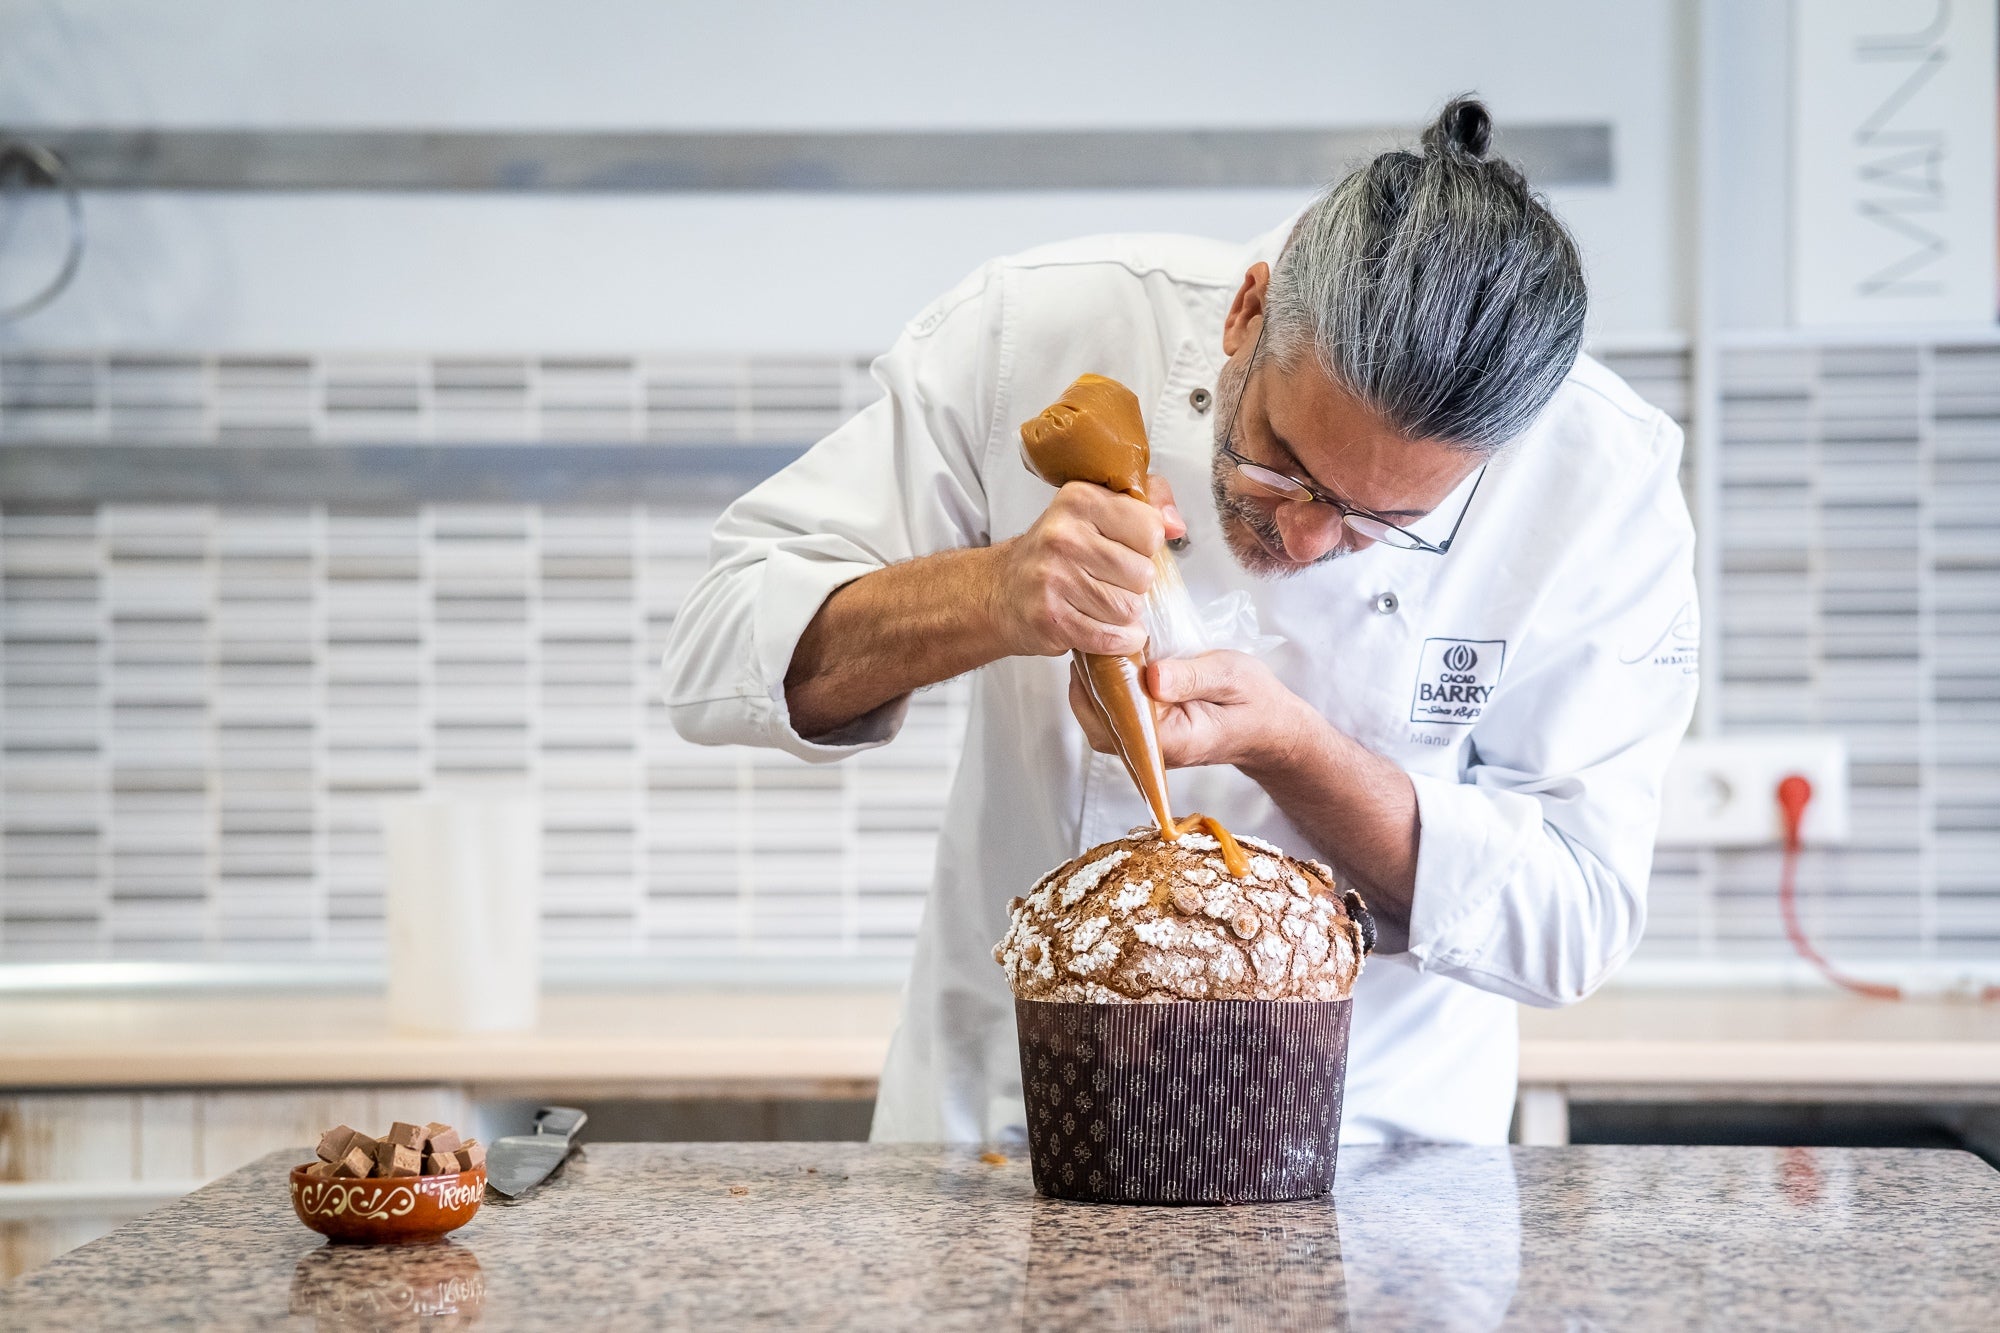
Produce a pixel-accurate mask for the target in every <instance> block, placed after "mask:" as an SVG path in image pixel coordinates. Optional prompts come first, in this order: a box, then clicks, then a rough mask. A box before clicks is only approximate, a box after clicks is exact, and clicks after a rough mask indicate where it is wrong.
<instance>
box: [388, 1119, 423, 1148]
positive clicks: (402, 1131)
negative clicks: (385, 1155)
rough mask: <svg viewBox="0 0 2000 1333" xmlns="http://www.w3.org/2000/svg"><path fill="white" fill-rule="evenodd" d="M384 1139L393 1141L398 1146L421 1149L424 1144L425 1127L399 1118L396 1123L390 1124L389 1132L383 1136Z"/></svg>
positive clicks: (389, 1141)
mask: <svg viewBox="0 0 2000 1333" xmlns="http://www.w3.org/2000/svg"><path fill="white" fill-rule="evenodd" d="M382 1140H383V1142H385V1143H393V1144H395V1145H396V1146H397V1147H398V1148H416V1149H421V1148H422V1147H423V1146H424V1131H423V1127H422V1126H420V1125H412V1124H410V1123H409V1122H408V1121H404V1120H398V1121H397V1122H396V1123H395V1124H393V1125H391V1126H389V1132H388V1133H387V1134H384V1135H383V1136H382Z"/></svg>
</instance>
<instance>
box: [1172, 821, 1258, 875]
mask: <svg viewBox="0 0 2000 1333" xmlns="http://www.w3.org/2000/svg"><path fill="white" fill-rule="evenodd" d="M1197 828H1198V829H1200V830H1201V831H1202V832H1204V833H1206V834H1208V835H1209V836H1210V837H1212V838H1214V839H1215V840H1216V842H1217V843H1219V844H1220V845H1221V847H1222V864H1223V865H1225V866H1227V867H1228V868H1229V873H1230V874H1232V875H1234V876H1235V877H1236V878H1238V879H1247V878H1248V877H1249V875H1250V858H1249V857H1247V856H1245V855H1244V854H1243V848H1242V846H1241V844H1239V843H1238V842H1237V841H1236V838H1235V836H1234V835H1233V834H1231V833H1230V831H1229V830H1228V829H1226V828H1224V827H1222V821H1221V820H1219V819H1217V818H1216V817H1215V816H1214V815H1189V816H1188V817H1187V818H1186V819H1181V820H1175V821H1173V822H1170V823H1168V824H1165V825H1163V826H1162V829H1161V832H1162V835H1163V836H1164V837H1165V838H1166V840H1167V841H1168V842H1172V841H1174V840H1175V839H1176V838H1178V837H1180V836H1181V834H1183V833H1187V832H1191V831H1192V830H1194V829H1197Z"/></svg>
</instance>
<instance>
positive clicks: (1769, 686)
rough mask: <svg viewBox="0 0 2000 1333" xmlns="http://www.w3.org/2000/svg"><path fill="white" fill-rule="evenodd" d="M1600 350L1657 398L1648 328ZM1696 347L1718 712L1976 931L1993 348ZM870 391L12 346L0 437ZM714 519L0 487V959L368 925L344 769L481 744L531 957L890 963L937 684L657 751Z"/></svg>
mask: <svg viewBox="0 0 2000 1333" xmlns="http://www.w3.org/2000/svg"><path fill="white" fill-rule="evenodd" d="M1607 359H1608V360H1610V361H1611V362H1612V364H1613V365H1614V367H1615V368H1617V369H1618V370H1620V371H1621V373H1624V374H1626V375H1627V376H1628V377H1629V378H1630V379H1632V381H1633V382H1634V384H1635V386H1636V387H1638V388H1639V390H1640V392H1642V393H1643V394H1645V395H1646V396H1647V397H1648V398H1650V399H1651V400H1652V401H1654V402H1657V403H1659V404H1660V405H1661V406H1662V407H1664V408H1666V409H1667V410H1668V411H1670V412H1673V413H1675V414H1676V415H1681V414H1682V413H1683V411H1684V406H1685V402H1686V392H1685V379H1686V375H1685V361H1684V358H1683V357H1682V356H1680V355H1679V354H1676V353H1659V354H1645V355H1637V354H1632V355H1614V356H1610V357H1607ZM1725 366H1726V386H1727V387H1726V398H1725V421H1724V434H1725V449H1724V462H1723V467H1724V475H1723V477H1722V478H1721V481H1722V485H1723V494H1724V524H1723V530H1722V532H1721V533H1720V534H1711V539H1713V537H1714V536H1716V535H1719V537H1720V539H1721V540H1722V542H1723V543H1724V555H1723V559H1724V568H1725V599H1724V605H1723V608H1722V615H1723V640H1722V643H1723V649H1724V661H1723V666H1722V682H1723V684H1722V689H1723V692H1724V694H1723V699H1722V713H1723V716H1724V718H1725V719H1726V721H1727V725H1729V726H1730V727H1737V728H1757V729H1773V728H1784V727H1826V728H1833V729H1836V730H1838V731H1840V732H1842V733H1843V734H1844V735H1845V736H1846V737H1847V738H1848V742H1849V744H1850V747H1851V748H1852V752H1853V755H1854V763H1855V768H1854V774H1853V780H1854V790H1853V802H1854V810H1853V815H1854V828H1855V833H1856V845H1855V846H1854V847H1852V848H1850V849H1846V850H1843V851H1841V852H1839V853H1832V854H1824V855H1819V856H1815V857H1814V858H1812V859H1811V861H1810V862H1809V864H1808V866H1807V868H1806V871H1805V874H1804V876H1803V878H1802V881H1801V882H1802V885H1803V886H1804V892H1803V896H1804V901H1805V908H1806V916H1807V919H1808V922H1809V925H1810V926H1811V928H1812V929H1813V930H1814V931H1815V933H1816V934H1817V935H1818V937H1819V938H1820V939H1821V941H1822V943H1823V944H1824V945H1825V946H1826V947H1828V948H1829V949H1830V950H1831V951H1833V952H1835V953H1839V954H1844V955H1846V956H1849V957H1854V956H1856V955H1860V956H1863V957H1865V958H1866V959H1868V960H1871V961H1874V962H1876V963H1877V964H1878V965H1879V964H1880V963H1881V962H1882V961H1883V960H1908V961H1915V960H1936V959H1952V958H1963V959H1996V958H2000V873H1996V872H1995V871H1994V869H1993V867H1994V866H1995V865H1996V864H2000V759H1995V758H1994V757H1993V756H1994V755H1995V754H1996V753H2000V667H1996V666H1994V665H1992V664H1993V663H1994V662H2000V535H1996V530H1995V527H1994V525H1993V523H1992V518H1993V517H1994V516H1996V515H2000V348H1991V347H1985V348H1964V349H1953V348H1907V347H1905V348H1890V349H1880V350H1868V349H1844V350H1842V349H1805V350H1788V351H1756V350H1740V351H1732V352H1730V353H1729V354H1728V355H1727V357H1726V359H1725ZM869 393H870V387H869V384H868V381H867V379H866V376H865V371H864V368H863V366H862V364H861V363H860V362H858V361H855V360H849V359H829V360H824V361H792V362H786V363H767V362H750V363H733V362H705V363H688V362H679V361H671V360H663V359H644V358H629V357H607V358H603V359H600V360H574V359H567V360H555V359H550V360H533V359H518V358H517V359H498V358H488V359H476V358H452V357H436V358H425V357H399V358H381V359H367V360H361V359H355V358H338V359H336V358H325V359H320V358H312V357H272V358H241V357H230V358H206V359H149V358H144V357H128V356H111V355H105V356H78V357H47V356H42V357H33V358H30V357H14V358H0V442H14V443H26V442H33V443H39V444H42V445H49V444H63V443H73V444H75V445H78V446H80V447H88V446H90V445H91V444H102V443H117V444H124V445H132V444H145V443H151V442H160V443H183V444H187V443H195V444H199V443H207V442H217V443H230V442H235V441H240V440H245V439H254V440H255V441H257V442H258V443H260V444H266V445H268V444H271V443H272V442H273V441H277V442H280V443H295V444H297V445H298V446H300V447H301V448H303V449H313V448H320V447H326V446H328V445H330V444H335V443H340V442H357V441H359V442H366V441H386V442H425V441H431V442H440V443H446V444H449V443H458V442H464V443H492V442H495V441H518V442H521V443H522V444H524V445H528V446H535V447H542V446H545V447H546V448H548V449H550V450H560V449H561V448H562V447H564V442H567V441H589V442H593V443H606V442H619V441H623V442H634V441H637V442H645V441H659V442H662V443H666V444H673V443H695V444H709V445H716V444H732V443H736V444H741V443H762V444H773V443H777V444H785V443H792V444H804V443H807V442H809V441H810V440H812V439H814V438H816V437H817V436H819V435H821V434H824V433H825V432H826V431H827V430H830V429H831V428H832V427H833V426H834V425H836V424H838V423H839V421H841V420H842V419H844V418H845V417H846V416H847V415H848V414H849V413H851V412H852V411H853V410H854V409H855V408H856V407H858V406H859V405H861V403H863V402H865V401H866V400H867V397H868V395H869ZM670 459H671V452H670V451H668V452H663V454H662V462H663V466H671V462H670V461H669V460H670ZM714 511H715V505H714V504H713V503H710V502H697V501H694V500H689V501H687V502H686V503H664V504H663V503H659V502H657V500H656V499H649V500H646V501H643V502H634V503H629V504H616V505H610V504H590V505H567V504H560V503H544V502H533V501H532V500H530V501H528V502H523V503H509V504H498V505H491V504H473V503H460V502H451V503H433V504H423V505H416V504H410V505H404V506H399V507H396V506H392V507H383V508H377V507H369V508H365V509H349V508H344V507H343V506H342V505H340V504H338V503H333V504H328V503H305V502H302V503H299V504H296V505H292V506H289V507H262V506H260V507H236V506H220V507H218V506H206V505H184V504H175V505H147V504H105V503H72V502H65V503H37V502H34V501H32V500H25V499H24V500H14V501H10V502H9V503H8V504H7V506H6V507H5V509H4V511H0V576H4V590H3V591H0V597H3V598H4V606H0V612H4V627H5V633H4V639H0V651H4V674H0V739H4V745H5V765H4V773H0V779H3V780H0V830H4V831H0V858H4V860H0V867H3V868H4V880H0V960H7V961H28V960H37V961H39V960H82V959H147V960H197V959H198V960H221V961H254V960H293V959H342V958H354V959H360V958H370V957H374V956H376V955H378V954H379V951H380V948H381V936H382V896H381V849H380V835H379V827H378V811H379V807H380V804H381V802H382V801H383V800H384V799H385V798H389V797H393V796H396V795H399V794H404V793H409V792H414V791H418V790H421V789H424V788H425V787H427V786H429V785H431V784H433V783H437V782H449V781H452V780H454V779H455V778H458V777H461V776H478V777H488V776H491V775H501V776H502V777H504V778H509V779H513V780H516V781H520V782H525V783H528V784H531V785H532V786H533V787H535V788H536V789H537V790H539V791H540V792H541V793H542V796H543V798H544V802H545V811H546V814H545V820H546V829H545V833H546V848H545V858H546V864H545V871H546V881H547V899H546V919H547V927H546V929H547V939H548V947H549V950H550V953H551V955H552V956H553V957H557V958H569V959H572V960H584V959H591V958H601V959H612V958H623V959H642V960H643V959H653V960H661V961H670V960H674V959H691V958H702V959H706V960H709V961H710V962H711V963H712V964H715V965H719V966H720V967H721V968H722V969H723V970H724V971H725V972H726V971H727V969H728V968H729V967H730V966H731V965H733V964H734V963H738V962H740V963H742V964H743V965H744V966H746V967H748V966H750V964H751V962H753V961H755V960H760V959H793V960H796V961H797V963H798V965H799V966H800V967H802V968H805V969H818V970H820V971H822V972H834V973H837V972H839V971H840V969H841V968H842V967H843V966H853V965H855V964H861V963H868V962H869V960H875V962H876V963H878V964H893V962H894V961H895V960H896V959H898V958H900V957H903V956H905V955H907V953H908V950H909V944H910V939H911V936H912V933H913V931H914V928H915V924H916V919H917V915H918V912H919V910H920V907H921V902H922V895H923V892H924V888H925V885H926V883H927V881H928V878H929V868H930V858H931V849H932V846H933V843H934V839H935V831H936V827H937V821H938V816H939V812H940V810H941V809H942V806H943V803H944V795H945V791H946V788H947V786H948V783H949V781H950V776H951V772H952V769H953V765H954V762H955V759H956V755H957V750H958V746H959V737H960V732H961V730H962V727H963V721H964V687H963V685H962V684H952V685H947V686H944V687H940V688H938V689H935V690H931V691H927V692H925V693H923V694H922V695H920V696H919V699H918V700H917V703H916V705H915V707H914V708H913V710H912V713H911V716H910V720H909V723H908V725H907V726H906V728H905V730H904V733H903V736H902V737H901V738H900V739H899V741H898V742H897V743H896V744H894V745H892V746H890V747H888V748H887V749H885V750H881V751H877V752H873V753H871V754H868V755H865V756H863V757H861V758H860V759H859V760H856V761H852V762H849V763H846V764H841V765H836V766H831V767H814V766H809V765H806V764H803V763H800V762H797V761H794V760H791V759H789V758H787V757H785V756H782V755H777V754H772V753H768V752H761V751H738V750H710V749H702V748H699V747H695V746H690V745H686V744H684V743H682V742H681V741H680V740H679V739H678V738H677V737H675V736H674V735H673V733H672V731H671V729H670V728H669V727H668V726H667V724H666V720H665V718H664V716H663V715H662V712H661V710H660V709H659V708H658V707H657V705H656V703H655V702H654V700H653V697H652V690H653V679H654V664H655V662H656V660H657V657H658V652H659V648H660V646H661V644H662V642H663V641H664V639H665V636H666V632H667V629H668V627H669V625H670V624H671V622H672V618H673V615H674V612H675V608H676V606H677V604H678V601H679V598H680V597H681V596H682V595H683V594H684V592H685V590H686V588H687V587H688V585H689V584H690V582H691V581H692V580H693V579H694V577H695V576H696V575H697V573H698V572H699V571H700V569H701V567H702V564H703V559H704V552H705V547H706V533H707V529H708V526H709V523H710V522H711V520H712V518H713V514H714ZM1775 873H1776V866H1775V861H1774V859H1773V858H1772V857H1771V856H1770V855H1766V854H1763V853H1728V854H1717V853H1685V852H1680V853H1663V854H1662V855H1661V858H1660V862H1659V865H1658V870H1657V873H1656V876H1655V880H1654V890H1653V895H1652V901H1653V924H1652V927H1651V931H1650V934H1649V937H1648V941H1647V943H1646V945H1645V947H1644V949H1643V950H1642V956H1643V957H1649V958H1653V959H1666V960H1674V959H1693V960H1724V961H1727V960H1738V959H1740V960H1758V959H1771V958H1775V957H1778V956H1779V955H1780V954H1781V953H1782V952H1783V950H1784V945H1783V937H1782V934H1781V932H1780V930H1779V928H1778V924H1777V920H1776V914H1775V910H1774V905H1773V885H1774V883H1775Z"/></svg>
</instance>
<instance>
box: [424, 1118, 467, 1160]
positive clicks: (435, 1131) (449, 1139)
mask: <svg viewBox="0 0 2000 1333" xmlns="http://www.w3.org/2000/svg"><path fill="white" fill-rule="evenodd" d="M463 1142H464V1140H462V1139H460V1138H459V1137H458V1131H457V1130H455V1129H453V1128H452V1127H451V1126H450V1125H447V1124H443V1123H441V1122H439V1121H436V1120H433V1121H431V1123H429V1124H428V1125H425V1126H424V1151H425V1152H427V1153H454V1152H457V1151H458V1150H459V1147H460V1146H461V1145H462V1144H463Z"/></svg>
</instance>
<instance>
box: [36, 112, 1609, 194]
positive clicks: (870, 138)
mask: <svg viewBox="0 0 2000 1333" xmlns="http://www.w3.org/2000/svg"><path fill="white" fill-rule="evenodd" d="M1415 137H1416V136H1415V132H1414V131H1413V130H1411V129H1408V128H1397V127H1389V126H1360V127H1319V128H1254V129H1145V130H1091V129H1068V130H947V131H931V130H884V131H842V132H813V133H769V132H726V133H723V132H716V133H708V132H704V133H673V132H655V131H630V132H620V131H597V132H541V131H528V132H516V131H506V132H495V131H444V130H309V129H286V130H221V129H175V130H147V129H83V128H59V127H38V128H37V129H36V130H35V139H36V141H37V142H38V143H40V144H41V145H43V146H44V147H45V148H46V149H47V150H49V151H51V152H53V153H56V154H59V155H60V156H61V158H62V160H63V161H64V162H66V163H67V164H68V166H69V170H70V171H71V172H72V173H73V175H74V177H75V182H76V185H77V187H78V188H81V189H84V190H202V191H251V190H289V191H309V190H392V191H468V190H470V191H503V192H522V191H541V192H569V193H604V192H612V193H618V192H624V193H659V192H686V191H796V192H826V193H850V192H865V191H912V192H937V191H943V192H980V191H1007V190H1151V189H1269V188H1279V189H1283V188H1294V187H1296V188H1312V187H1314V186H1318V185H1322V184H1324V183H1326V182H1327V181H1328V180H1331V179H1332V178H1334V177H1336V176H1338V175H1340V174H1341V173H1342V172H1343V171H1344V170H1345V169H1346V168H1347V167H1349V166H1352V165H1354V164H1355V163H1357V162H1358V161H1360V160H1361V159H1363V158H1366V157H1368V156H1371V155H1373V154H1374V153H1377V152H1380V151H1381V150H1383V149H1385V148H1392V147H1395V146H1397V145H1398V144H1408V143H1411V142H1413V141H1414V139H1415ZM1494 149H1495V152H1497V153H1499V154H1501V155H1504V156H1506V157H1508V158H1510V159H1511V160H1513V161H1514V162H1516V163H1518V164H1519V165H1520V167H1521V168H1522V169H1523V170H1524V171H1525V172H1526V173H1527V175H1528V177H1529V179H1531V180H1533V181H1535V182H1536V183H1537V184H1538V185H1609V184H1610V183H1611V180H1612V157H1611V154H1612V144H1611V126H1610V125H1609V124H1605V123H1550V124H1539V125H1535V124H1529V125H1515V126H1510V127H1506V128H1503V129H1502V130H1500V131H1497V132H1496V133H1495V135H1494Z"/></svg>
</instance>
